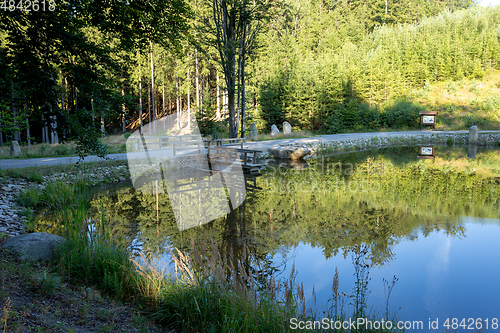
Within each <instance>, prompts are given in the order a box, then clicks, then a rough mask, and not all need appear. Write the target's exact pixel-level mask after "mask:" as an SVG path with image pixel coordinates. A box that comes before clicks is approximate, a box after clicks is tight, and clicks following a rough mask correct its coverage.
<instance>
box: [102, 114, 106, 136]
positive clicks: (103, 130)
mask: <svg viewBox="0 0 500 333" xmlns="http://www.w3.org/2000/svg"><path fill="white" fill-rule="evenodd" d="M101 132H102V134H105V133H106V128H105V126H104V110H102V111H101Z"/></svg>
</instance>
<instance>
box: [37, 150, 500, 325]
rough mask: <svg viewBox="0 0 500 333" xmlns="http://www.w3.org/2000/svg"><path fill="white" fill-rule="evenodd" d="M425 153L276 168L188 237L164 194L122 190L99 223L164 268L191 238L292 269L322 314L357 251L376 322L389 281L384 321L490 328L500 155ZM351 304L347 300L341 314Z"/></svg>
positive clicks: (499, 252) (498, 250)
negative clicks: (478, 323) (479, 322)
mask: <svg viewBox="0 0 500 333" xmlns="http://www.w3.org/2000/svg"><path fill="white" fill-rule="evenodd" d="M419 154H420V150H419V147H403V148H397V149H396V148H393V149H385V150H378V151H369V152H359V153H352V154H346V155H338V156H334V157H330V158H322V159H316V160H309V161H307V164H302V165H294V166H293V167H294V168H295V169H292V168H288V167H290V166H288V167H285V165H282V166H280V165H279V164H274V165H271V166H269V167H268V168H266V169H265V170H264V171H262V172H261V175H260V176H259V177H257V178H256V179H255V184H254V185H256V186H257V187H258V188H260V189H254V190H253V191H247V193H246V201H245V202H244V204H243V205H241V206H239V207H238V208H237V209H235V210H233V211H231V212H230V213H229V214H227V215H225V216H222V217H220V218H218V219H216V220H214V221H211V222H209V223H206V224H204V225H201V226H199V227H194V228H190V229H186V230H183V231H179V229H178V226H177V223H176V222H175V217H174V214H173V211H172V207H171V206H170V203H169V200H168V195H167V194H161V193H160V195H159V196H158V211H157V210H156V207H157V199H156V196H155V195H154V194H148V193H142V192H140V191H137V190H136V189H134V188H133V187H132V186H129V187H124V188H119V189H117V190H113V191H109V192H106V193H101V194H100V195H99V196H96V198H95V200H94V202H93V207H94V208H93V209H94V214H95V216H96V218H98V217H99V216H102V211H104V215H105V219H106V221H107V224H109V229H110V230H112V232H113V237H114V239H115V240H116V241H117V242H118V243H120V244H123V245H125V246H129V247H132V248H134V249H135V250H136V251H141V252H143V253H145V254H147V255H149V256H153V257H156V258H159V259H160V262H162V263H163V264H164V265H166V266H168V263H169V261H170V257H169V254H168V251H166V250H165V248H166V246H167V245H169V246H171V247H177V248H179V249H180V250H182V251H185V252H187V253H189V252H190V251H191V240H193V241H194V243H195V244H209V243H210V242H212V241H216V242H217V244H218V246H219V247H220V248H224V249H231V251H232V252H233V254H234V257H235V258H236V259H239V260H241V261H242V262H245V263H246V264H247V266H248V267H253V266H256V265H257V264H256V263H257V262H262V261H265V262H268V263H269V264H270V269H272V270H274V271H275V272H276V274H277V275H278V276H281V277H287V278H288V277H289V276H290V271H291V269H292V266H294V268H295V270H296V271H297V275H296V277H295V281H296V282H299V283H300V282H302V283H303V284H304V294H305V296H306V297H307V302H308V305H310V306H311V307H313V308H314V309H316V310H317V311H318V313H319V314H321V313H322V310H323V309H325V310H326V309H327V308H328V306H329V305H331V304H329V303H328V300H329V299H330V298H331V295H332V290H331V287H332V280H333V277H334V275H335V269H336V268H337V270H338V272H339V290H340V291H343V292H345V293H346V294H350V295H352V294H353V292H354V289H355V285H356V278H355V272H356V270H355V269H356V266H355V265H354V264H353V259H352V252H353V248H354V247H356V246H358V247H359V246H361V247H363V248H366V249H367V254H366V263H367V264H368V269H367V271H368V273H369V275H368V277H369V281H368V291H369V293H368V294H367V305H368V309H367V310H368V311H369V312H370V313H371V314H372V315H373V317H374V319H383V318H385V311H386V301H387V299H388V298H387V296H386V293H385V292H384V279H385V280H388V281H392V279H393V277H394V276H395V277H397V278H398V279H399V280H398V281H397V282H396V284H395V286H394V288H393V289H392V293H391V295H390V298H389V304H388V305H389V311H390V313H391V314H394V315H396V317H397V318H398V319H399V320H406V321H421V322H422V323H423V325H424V329H422V330H420V331H428V330H429V329H428V325H429V322H430V321H435V320H438V322H439V331H444V330H445V328H446V327H444V326H443V324H444V323H445V321H446V319H447V318H449V320H450V321H449V324H450V325H451V324H452V319H453V318H457V319H458V322H459V323H460V321H461V320H462V318H465V319H466V321H465V323H467V324H469V323H470V320H469V318H473V319H474V321H475V320H476V319H477V318H482V319H488V320H489V323H490V325H491V323H492V320H494V318H499V317H500V312H499V309H500V288H499V287H498V281H499V278H500V242H499V241H498V240H499V239H500V190H499V184H500V151H498V150H482V149H478V150H477V152H474V156H475V158H474V159H471V158H469V157H468V155H470V152H469V151H468V150H467V148H461V147H458V148H457V147H455V148H449V147H435V149H434V154H435V158H434V159H420V158H418V155H419ZM252 184H253V180H252ZM192 204H193V205H195V204H196V202H193V203H192ZM40 227H41V228H42V229H43V226H40ZM313 286H314V290H315V292H316V303H315V302H314V301H313V297H312V296H311V295H312V290H313ZM386 287H387V286H386ZM350 302H352V298H349V297H348V296H346V297H345V299H344V305H345V309H346V313H349V311H350V310H349V309H348V308H349V303H350ZM319 317H320V318H321V315H319ZM499 319H500V318H499ZM483 323H484V322H483ZM450 328H452V327H451V326H450ZM457 328H458V329H459V331H460V330H461V327H457ZM491 331H495V330H491Z"/></svg>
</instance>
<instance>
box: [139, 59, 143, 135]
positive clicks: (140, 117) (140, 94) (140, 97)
mask: <svg viewBox="0 0 500 333" xmlns="http://www.w3.org/2000/svg"><path fill="white" fill-rule="evenodd" d="M139 120H140V121H141V124H140V130H139V133H141V134H142V126H143V123H142V82H141V63H140V62H139Z"/></svg>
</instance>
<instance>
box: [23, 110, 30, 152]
mask: <svg viewBox="0 0 500 333" xmlns="http://www.w3.org/2000/svg"><path fill="white" fill-rule="evenodd" d="M24 113H25V114H26V140H28V146H31V135H30V119H29V117H28V106H27V105H26V103H25V104H24Z"/></svg>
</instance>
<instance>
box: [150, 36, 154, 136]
mask: <svg viewBox="0 0 500 333" xmlns="http://www.w3.org/2000/svg"><path fill="white" fill-rule="evenodd" d="M149 47H150V48H151V104H152V106H153V121H155V119H156V116H155V114H156V109H155V72H154V68H153V42H152V41H149ZM149 131H150V132H151V126H150V127H149ZM153 132H154V133H156V126H154V127H153Z"/></svg>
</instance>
